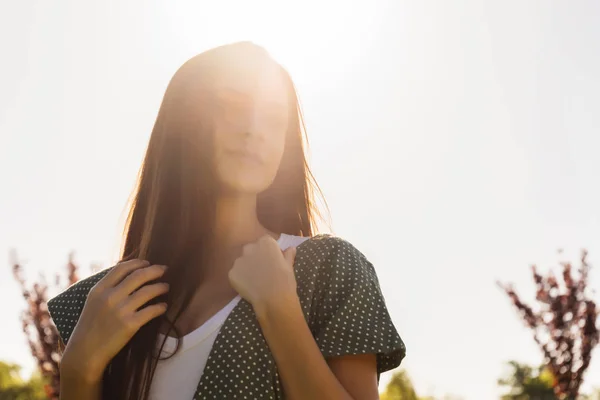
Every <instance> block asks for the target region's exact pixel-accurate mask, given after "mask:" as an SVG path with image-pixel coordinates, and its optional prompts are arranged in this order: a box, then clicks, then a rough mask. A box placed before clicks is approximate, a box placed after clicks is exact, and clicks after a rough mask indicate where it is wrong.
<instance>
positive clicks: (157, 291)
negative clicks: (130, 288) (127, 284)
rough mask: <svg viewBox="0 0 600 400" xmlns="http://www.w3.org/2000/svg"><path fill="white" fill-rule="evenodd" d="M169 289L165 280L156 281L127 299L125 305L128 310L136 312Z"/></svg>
mask: <svg viewBox="0 0 600 400" xmlns="http://www.w3.org/2000/svg"><path fill="white" fill-rule="evenodd" d="M168 291H169V284H168V283H165V282H160V283H155V284H152V285H147V286H144V287H142V288H141V289H140V290H138V291H136V292H135V293H134V294H132V295H131V296H129V297H128V298H127V299H126V300H125V304H124V305H123V306H124V308H125V309H126V310H127V311H131V312H135V311H137V310H138V309H139V308H140V307H142V306H143V305H144V304H146V303H147V302H148V301H150V300H152V299H153V298H155V297H157V296H160V295H161V294H165V293H167V292H168Z"/></svg>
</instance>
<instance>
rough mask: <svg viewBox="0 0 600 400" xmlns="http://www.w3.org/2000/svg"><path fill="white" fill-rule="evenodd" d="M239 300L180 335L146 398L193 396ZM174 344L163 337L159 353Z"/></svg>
mask: <svg viewBox="0 0 600 400" xmlns="http://www.w3.org/2000/svg"><path fill="white" fill-rule="evenodd" d="M307 239H308V238H306V237H300V236H292V235H286V234H281V236H280V237H279V240H278V241H277V243H279V247H280V248H281V250H285V249H287V248H288V247H295V246H298V245H299V244H300V243H302V242H304V241H305V240H307ZM240 299H241V298H240V296H236V297H235V298H234V299H233V300H231V302H229V304H227V305H226V306H225V307H223V308H222V309H221V310H219V311H218V312H217V313H216V314H215V315H213V316H212V317H210V318H209V319H208V320H207V321H206V322H205V323H204V324H202V325H201V326H200V327H199V328H197V329H195V330H193V331H192V332H190V333H188V334H187V335H185V336H183V338H181V347H180V349H179V351H178V352H177V353H176V354H175V355H173V356H171V357H170V358H167V359H165V360H160V361H159V362H158V365H157V366H156V371H155V372H154V378H153V379H152V383H151V385H150V400H180V399H181V400H189V399H191V398H193V397H194V394H195V393H196V387H197V386H198V382H200V378H201V377H202V372H203V371H204V366H205V365H206V360H207V359H208V354H209V352H210V350H211V348H212V346H213V343H214V342H215V339H216V338H217V334H218V333H219V330H220V329H221V326H222V325H223V323H224V322H225V320H226V319H227V316H228V315H229V313H231V311H232V310H233V309H234V307H235V306H236V305H237V303H238V302H239V301H240ZM163 339H164V335H162V334H159V338H158V341H159V344H160V343H162V340H163ZM176 347H177V339H175V338H172V337H167V339H166V342H165V345H164V347H163V353H162V356H163V357H165V356H167V355H170V354H173V352H174V351H175V349H176Z"/></svg>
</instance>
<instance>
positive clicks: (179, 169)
mask: <svg viewBox="0 0 600 400" xmlns="http://www.w3.org/2000/svg"><path fill="white" fill-rule="evenodd" d="M303 133H304V130H303V124H302V119H301V113H300V109H299V105H298V100H297V97H296V93H295V90H294V86H293V83H292V81H291V78H290V77H289V75H288V74H287V73H286V72H285V70H284V69H283V68H282V67H281V66H280V65H278V64H277V63H276V62H275V61H273V60H272V59H271V58H270V57H269V55H268V54H267V53H266V52H265V51H264V50H263V49H262V48H260V47H258V46H256V45H254V44H252V43H248V42H243V43H235V44H230V45H226V46H222V47H218V48H214V49H211V50H209V51H207V52H205V53H202V54H200V55H198V56H196V57H194V58H192V59H191V60H189V61H188V62H187V63H185V64H184V65H183V66H182V67H181V68H180V69H179V71H177V73H176V74H175V76H174V77H173V79H172V80H171V82H170V84H169V86H168V88H167V90H166V93H165V96H164V99H163V102H162V105H161V107H160V110H159V113H158V117H157V119H156V123H155V126H154V129H153V131H152V135H151V138H150V143H149V145H148V149H147V153H146V157H145V160H144V163H143V166H142V169H141V174H140V178H139V182H138V187H137V189H136V190H137V191H136V196H135V199H134V202H133V205H132V208H131V211H130V215H129V218H128V223H127V228H126V237H125V244H124V249H123V254H122V261H121V262H120V263H119V264H117V265H116V266H114V267H112V268H109V269H107V270H104V271H102V272H100V273H98V274H96V275H93V276H91V277H89V278H87V279H85V280H83V281H80V282H78V283H76V284H75V285H73V286H72V287H70V288H68V289H67V290H66V291H65V292H63V293H61V294H59V295H58V296H56V297H55V298H53V299H51V300H50V301H49V302H48V308H49V311H50V313H51V316H52V318H53V320H54V321H55V323H56V326H57V327H58V330H59V332H60V336H61V339H62V342H63V344H64V345H65V348H64V352H63V357H62V362H61V399H62V400H70V399H100V398H102V399H111V400H113V399H117V400H120V399H123V400H133V399H136V400H137V399H144V400H145V399H152V400H160V399H169V400H178V399H185V400H189V399H192V398H193V399H242V398H248V399H255V398H261V399H262V398H265V399H283V398H285V399H355V400H359V399H377V398H378V390H377V385H378V381H379V374H380V373H381V372H383V371H387V370H389V369H392V368H395V367H397V366H398V365H399V364H400V362H401V360H402V358H403V357H404V354H405V348H404V344H403V343H402V340H401V339H400V337H399V336H398V334H397V332H396V329H395V328H394V325H393V324H392V322H391V320H390V317H389V314H388V312H387V309H386V307H385V303H384V299H383V296H382V294H381V291H380V289H379V284H378V281H377V276H376V274H375V271H374V269H373V266H372V265H371V263H370V262H369V261H368V260H367V259H366V258H365V257H364V255H362V254H361V253H360V252H359V251H358V250H357V249H356V248H354V247H353V246H352V245H351V244H350V243H348V242H346V241H344V240H342V239H339V238H336V237H333V236H330V235H316V236H313V231H314V219H315V208H314V207H313V204H314V203H313V192H314V189H316V188H317V186H316V184H314V181H313V178H312V175H311V173H310V171H309V169H308V166H307V163H306V160H305V157H304V151H303Z"/></svg>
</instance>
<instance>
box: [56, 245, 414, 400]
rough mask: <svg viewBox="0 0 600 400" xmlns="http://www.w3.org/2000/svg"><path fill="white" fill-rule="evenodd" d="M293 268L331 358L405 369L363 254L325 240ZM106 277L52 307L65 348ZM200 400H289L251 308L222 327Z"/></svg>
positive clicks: (77, 287)
mask: <svg viewBox="0 0 600 400" xmlns="http://www.w3.org/2000/svg"><path fill="white" fill-rule="evenodd" d="M294 269H295V273H296V280H297V283H298V296H299V298H300V302H301V304H302V310H303V312H304V316H305V319H306V321H307V323H308V326H309V328H310V330H311V332H312V334H313V336H314V338H315V341H316V343H317V345H318V346H319V349H320V350H321V352H322V354H323V356H324V357H325V358H329V357H335V356H343V355H350V354H376V356H377V377H378V379H379V375H380V374H381V373H382V372H385V371H388V370H390V369H393V368H396V367H398V366H399V365H400V363H401V361H402V359H403V358H404V355H405V352H406V348H405V346H404V343H403V341H402V339H401V338H400V336H399V335H398V332H397V331H396V328H395V327H394V324H393V323H392V320H391V318H390V315H389V313H388V310H387V308H386V305H385V301H384V298H383V295H382V293H381V290H380V287H379V282H378V279H377V275H376V273H375V270H374V268H373V265H372V264H371V263H370V262H369V261H368V260H367V259H366V257H365V256H364V255H363V254H362V253H361V252H360V251H358V250H357V249H356V248H355V247H354V246H353V245H352V244H350V243H348V242H347V241H345V240H343V239H340V238H337V237H334V236H331V235H318V236H315V237H313V238H311V239H309V240H306V241H305V242H303V243H302V244H300V245H299V246H298V248H297V253H296V260H295V263H294ZM107 272H108V269H107V270H104V271H101V272H99V273H97V274H95V275H93V276H91V277H89V278H87V279H84V280H82V281H80V282H77V283H76V284H74V285H73V286H71V287H69V288H68V289H67V290H65V291H64V292H62V293H61V294H59V295H57V296H56V297H54V298H52V299H51V300H49V301H48V309H49V311H50V314H51V316H52V319H53V320H54V322H55V324H56V327H57V328H58V331H59V333H60V335H61V338H62V339H63V342H64V343H67V342H68V340H69V337H70V336H71V333H72V332H73V329H74V328H75V325H76V323H77V321H78V319H79V315H80V313H81V311H82V309H83V305H84V303H85V300H86V297H87V294H88V292H89V290H90V289H91V288H92V287H93V286H94V285H95V284H96V283H97V282H98V281H99V280H100V279H102V277H103V276H104V275H106V273H107ZM194 399H197V400H200V399H203V400H208V399H220V400H222V399H285V396H284V393H283V385H282V383H281V380H280V377H279V373H278V371H277V366H276V365H275V360H274V358H273V355H272V354H271V352H270V351H269V347H268V345H267V342H266V340H265V338H264V337H263V335H262V333H261V330H260V326H259V324H258V321H257V320H256V316H255V314H254V311H253V309H252V306H251V305H250V304H249V303H248V302H247V301H245V300H241V301H239V303H238V304H237V305H236V306H235V308H234V309H233V310H232V311H231V313H230V314H229V316H228V317H227V319H226V320H225V322H224V323H223V325H222V326H221V329H220V331H219V333H218V335H217V338H216V339H215V342H214V344H213V347H212V349H211V352H210V354H209V356H208V360H207V361H206V366H205V368H204V372H203V374H202V376H201V377H200V379H199V382H198V387H197V390H196V393H195V395H194ZM190 400H191V399H190Z"/></svg>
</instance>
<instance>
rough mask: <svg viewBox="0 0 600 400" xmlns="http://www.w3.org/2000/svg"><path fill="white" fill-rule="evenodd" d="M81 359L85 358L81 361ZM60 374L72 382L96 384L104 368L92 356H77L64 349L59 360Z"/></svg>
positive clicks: (100, 379) (100, 378) (99, 380)
mask: <svg viewBox="0 0 600 400" xmlns="http://www.w3.org/2000/svg"><path fill="white" fill-rule="evenodd" d="M82 360H86V361H85V362H83V361H82ZM59 368H60V376H61V378H62V379H65V380H67V381H69V382H72V383H73V384H81V385H89V386H91V385H97V384H99V383H100V382H101V381H102V377H103V375H104V368H101V367H100V366H98V365H97V362H94V360H93V357H90V358H88V357H77V356H75V355H74V354H73V352H72V351H71V352H69V351H67V350H66V349H65V352H64V353H63V356H62V358H61V360H60V366H59Z"/></svg>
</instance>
